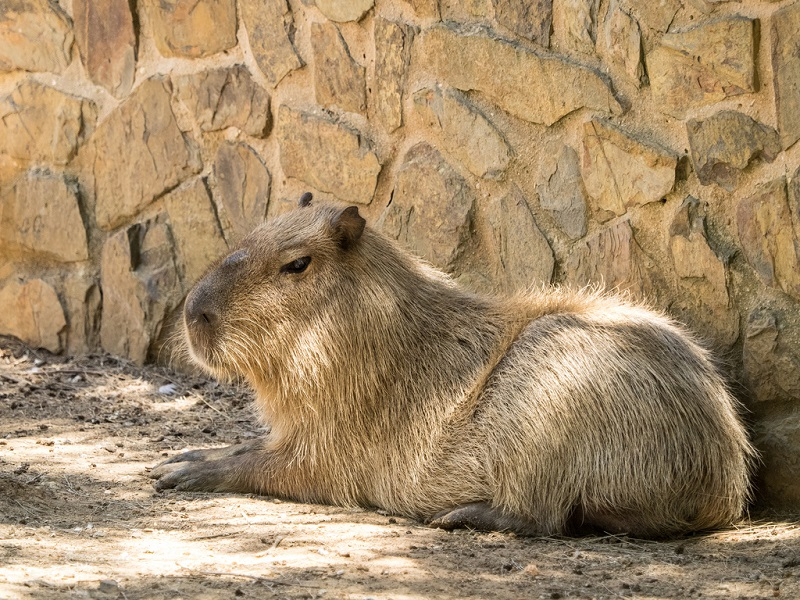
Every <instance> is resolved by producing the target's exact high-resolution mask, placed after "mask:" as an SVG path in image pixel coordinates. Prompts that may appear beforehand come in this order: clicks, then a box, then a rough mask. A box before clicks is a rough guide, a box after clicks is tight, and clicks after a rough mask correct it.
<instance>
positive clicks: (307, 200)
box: [297, 192, 314, 208]
mask: <svg viewBox="0 0 800 600" xmlns="http://www.w3.org/2000/svg"><path fill="white" fill-rule="evenodd" d="M313 197H314V194H312V193H311V192H306V193H304V194H303V195H302V196H300V201H299V202H298V203H297V206H299V207H300V208H305V207H306V206H311V199H312V198H313Z"/></svg>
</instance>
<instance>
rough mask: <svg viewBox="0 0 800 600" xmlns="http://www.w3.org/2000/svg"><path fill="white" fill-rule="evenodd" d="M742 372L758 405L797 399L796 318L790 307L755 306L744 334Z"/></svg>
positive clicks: (799, 325)
mask: <svg viewBox="0 0 800 600" xmlns="http://www.w3.org/2000/svg"><path fill="white" fill-rule="evenodd" d="M743 360H744V373H745V380H746V383H747V387H748V389H749V390H750V392H751V393H752V396H753V399H754V400H757V401H758V402H794V401H796V400H797V398H798V397H800V318H799V317H798V315H797V311H796V310H792V307H790V306H784V307H771V306H769V305H763V306H758V307H756V308H755V309H754V310H753V311H752V312H751V313H750V315H749V316H748V317H747V326H746V327H745V332H744V348H743Z"/></svg>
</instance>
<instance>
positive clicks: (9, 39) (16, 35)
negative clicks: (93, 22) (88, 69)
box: [0, 0, 73, 73]
mask: <svg viewBox="0 0 800 600" xmlns="http://www.w3.org/2000/svg"><path fill="white" fill-rule="evenodd" d="M72 42H73V35H72V29H71V28H70V26H69V19H68V18H67V17H66V15H64V13H63V12H62V11H61V9H59V8H58V7H57V6H54V5H53V3H51V2H48V1H47V0H3V2H2V3H0V71H13V70H15V69H22V70H23V71H47V72H52V73H62V72H63V71H64V70H65V69H66V68H67V67H68V66H69V63H70V60H71V54H72V51H71V50H72Z"/></svg>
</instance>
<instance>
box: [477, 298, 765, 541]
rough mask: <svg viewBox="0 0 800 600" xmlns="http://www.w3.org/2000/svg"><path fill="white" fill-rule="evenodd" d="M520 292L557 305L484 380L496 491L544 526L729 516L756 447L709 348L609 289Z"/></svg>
mask: <svg viewBox="0 0 800 600" xmlns="http://www.w3.org/2000/svg"><path fill="white" fill-rule="evenodd" d="M528 301H529V302H530V303H531V304H532V305H533V306H534V307H537V308H538V306H537V305H540V304H554V303H555V304H561V305H562V307H563V308H564V309H566V310H563V309H562V310H563V311H562V310H559V311H557V312H549V314H545V315H544V316H542V317H539V318H537V319H535V320H534V321H532V322H531V323H530V324H529V325H527V327H526V328H525V329H524V330H523V332H522V333H521V335H520V336H519V337H518V339H517V340H516V341H515V342H514V343H513V344H512V346H511V348H510V349H509V351H508V352H507V353H506V355H505V356H504V357H503V359H502V360H501V361H500V363H499V364H498V365H497V368H496V369H495V370H494V372H493V374H492V376H491V378H490V379H489V381H488V382H487V386H486V388H485V390H484V392H483V397H482V399H481V402H480V405H479V406H480V408H479V409H478V411H477V414H476V427H479V428H480V429H481V430H482V431H483V432H484V433H485V435H486V438H487V443H486V448H487V449H488V457H487V458H488V460H489V462H490V464H491V469H490V472H491V474H492V477H493V482H492V488H493V492H494V493H493V497H492V503H493V504H495V505H498V506H505V507H508V510H509V511H510V512H513V513H514V514H517V515H524V517H525V520H528V521H530V523H532V524H533V525H532V527H531V530H532V531H536V532H540V533H559V532H563V531H564V530H565V527H566V526H568V525H580V524H581V522H583V523H587V524H591V525H595V526H598V527H601V528H603V529H604V530H606V531H612V532H623V531H624V532H628V533H631V534H634V535H639V536H663V535H669V534H674V533H678V532H684V531H692V530H702V529H711V528H716V527H721V526H724V525H728V524H730V523H731V522H732V521H734V520H736V519H737V518H739V517H740V516H741V514H742V511H743V508H744V505H745V502H746V499H747V498H748V490H749V475H750V462H751V459H752V456H753V451H752V449H751V446H750V444H749V442H748V441H747V437H746V435H745V432H744V430H743V428H742V425H741V423H740V420H739V417H738V415H737V411H736V406H737V404H736V402H735V401H734V399H733V398H732V397H731V395H730V393H729V392H728V390H727V389H726V386H725V383H724V382H723V380H722V379H721V377H720V375H719V374H718V373H717V370H716V369H715V367H714V366H713V365H712V363H711V361H710V360H709V356H708V354H707V352H706V351H705V350H703V349H702V348H701V347H699V346H698V345H697V344H696V343H695V342H694V341H692V339H691V338H690V337H689V336H688V335H687V334H686V333H685V332H684V331H683V330H682V329H680V328H679V327H678V326H676V325H675V324H674V323H672V322H670V321H669V320H668V319H666V318H664V317H662V316H660V315H657V314H654V313H653V312H650V311H647V310H644V309H642V308H640V307H637V306H635V305H631V304H628V303H627V302H624V301H621V300H619V299H616V298H613V297H602V296H598V295H587V294H584V293H580V292H568V291H560V292H556V293H553V292H543V293H541V294H538V295H532V296H530V298H529V300H528ZM570 519H571V520H572V522H568V521H569V520H570Z"/></svg>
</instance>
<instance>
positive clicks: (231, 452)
mask: <svg viewBox="0 0 800 600" xmlns="http://www.w3.org/2000/svg"><path fill="white" fill-rule="evenodd" d="M261 445H262V444H261V440H253V441H250V442H245V443H243V444H233V445H232V446H226V447H224V448H205V449H203V450H189V451H188V452H181V453H180V454H176V455H175V456H173V457H171V458H168V459H167V460H165V461H162V462H160V463H158V465H156V467H155V468H154V469H153V470H152V471H151V472H150V477H153V478H156V479H157V478H158V477H160V475H158V472H159V468H160V467H162V466H164V465H169V464H174V463H185V462H205V461H212V460H220V459H223V458H228V457H230V456H239V455H240V454H244V453H245V452H250V451H252V450H257V449H258V448H260V447H261Z"/></svg>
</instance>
